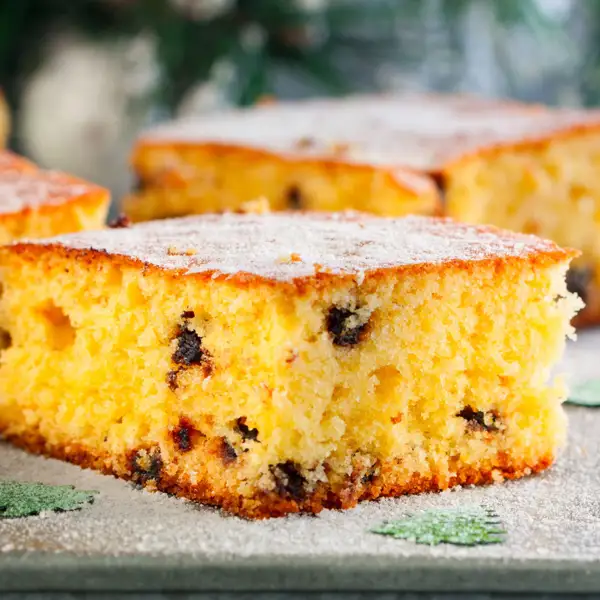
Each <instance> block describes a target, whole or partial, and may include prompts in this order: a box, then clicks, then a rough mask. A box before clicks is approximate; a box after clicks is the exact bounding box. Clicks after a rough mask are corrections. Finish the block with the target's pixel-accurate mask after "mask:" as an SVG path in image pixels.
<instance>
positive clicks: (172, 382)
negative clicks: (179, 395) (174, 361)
mask: <svg viewBox="0 0 600 600" xmlns="http://www.w3.org/2000/svg"><path fill="white" fill-rule="evenodd" d="M178 374H179V369H177V370H176V371H169V372H168V373H167V385H168V386H169V389H171V390H173V391H175V390H176V389H177V388H178V387H179V383H178V382H177V375H178Z"/></svg>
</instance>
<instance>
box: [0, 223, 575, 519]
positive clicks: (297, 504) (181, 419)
mask: <svg viewBox="0 0 600 600" xmlns="http://www.w3.org/2000/svg"><path fill="white" fill-rule="evenodd" d="M575 254H576V253H575V252H574V251H571V250H563V249H561V248H559V247H558V246H556V245H555V244H554V243H552V242H548V241H543V240H541V239H538V238H536V237H533V236H525V235H521V234H513V233H507V232H503V231H500V230H497V229H494V228H489V227H475V226H468V225H461V224H456V223H454V222H452V221H449V220H445V219H434V218H426V217H408V218H404V219H393V218H389V219H385V218H378V217H374V216H364V215H363V216H359V215H357V214H355V213H336V214H326V213H306V214H305V213H295V214H290V213H269V214H265V215H253V214H224V215H205V216H197V217H188V218H182V219H173V220H165V221H157V222H149V223H145V224H140V225H136V226H133V227H129V228H120V229H107V230H104V231H98V232H85V233H80V234H72V235H65V236H62V237H57V238H53V239H49V240H42V241H39V242H35V241H27V242H21V243H16V244H14V245H11V246H7V247H5V248H3V249H2V250H0V265H1V272H2V283H3V286H4V294H3V296H2V300H1V304H0V322H1V325H2V327H3V328H5V329H6V330H7V332H8V334H9V339H10V340H11V343H10V347H9V348H7V349H6V350H5V351H4V352H3V354H2V361H1V367H0V431H3V432H4V435H5V436H6V438H7V439H9V440H11V441H13V442H15V443H16V444H18V445H20V446H22V447H24V448H27V449H29V450H31V451H33V452H40V453H44V454H47V455H49V456H54V457H59V458H63V459H66V460H69V461H72V462H74V463H77V464H80V465H83V466H86V467H93V468H96V469H99V470H102V471H104V472H107V473H114V474H115V475H117V476H119V477H123V478H126V479H130V480H132V481H134V482H135V483H138V484H140V485H143V486H147V487H149V488H153V489H159V490H164V491H167V492H171V493H175V494H178V495H180V496H183V497H186V498H190V499H192V500H198V501H201V502H205V503H208V504H213V505H217V506H221V507H223V508H225V509H226V510H228V511H231V512H233V513H235V514H238V515H243V516H246V517H250V518H264V517H274V516H281V515H285V514H287V513H292V512H298V511H306V512H312V513H316V512H319V511H320V510H321V509H323V508H325V507H341V508H348V507H351V506H354V505H355V504H356V503H357V502H358V501H360V500H364V499H370V498H377V497H380V496H398V495H401V494H407V493H416V492H422V491H427V490H443V489H445V488H448V487H451V486H454V485H458V484H479V483H486V482H493V481H501V480H502V479H504V478H516V477H521V476H523V475H527V474H530V473H532V472H535V471H540V470H542V469H545V468H546V467H548V466H549V465H550V464H551V463H552V461H553V460H554V458H555V456H556V453H557V450H558V449H559V447H560V445H561V444H562V443H563V441H564V437H565V427H566V422H565V415H564V413H563V410H562V408H561V401H562V400H563V398H564V396H565V392H564V389H563V387H562V385H561V383H560V382H556V381H551V380H550V379H549V378H550V370H551V368H552V367H553V365H554V364H555V362H556V361H557V360H558V358H559V357H560V355H561V352H562V350H563V346H564V343H565V336H566V335H568V334H570V333H571V332H572V329H571V327H570V325H569V321H570V319H571V317H572V316H573V314H574V312H575V310H576V309H577V308H578V306H579V304H580V301H579V300H578V299H577V298H576V297H575V296H573V295H571V294H569V292H568V291H567V290H566V286H565V273H566V271H567V268H568V265H569V261H570V260H571V258H572V257H573V256H574V255H575Z"/></svg>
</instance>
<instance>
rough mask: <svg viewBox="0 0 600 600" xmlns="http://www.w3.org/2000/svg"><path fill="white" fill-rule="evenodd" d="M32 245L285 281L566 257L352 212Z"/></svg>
mask: <svg viewBox="0 0 600 600" xmlns="http://www.w3.org/2000/svg"><path fill="white" fill-rule="evenodd" d="M29 244H34V245H37V244H42V245H49V244H52V245H60V246H63V247H66V248H72V249H80V250H88V249H92V250H97V251H101V252H108V253H109V254H112V255H120V256H125V257H130V258H133V259H137V260H139V261H142V262H143V263H147V264H150V265H154V266H156V267H160V268H163V269H177V270H183V271H184V272H185V273H187V274H192V273H200V272H212V274H213V276H214V277H217V276H219V275H220V274H223V275H231V274H234V273H249V274H251V275H255V276H259V277H262V278H265V279H272V280H279V281H290V280H293V279H297V278H304V277H310V276H313V275H315V273H317V272H330V273H335V274H349V275H355V276H356V277H357V278H358V279H360V278H362V276H364V274H365V273H367V272H369V271H371V270H375V269H381V268H389V267H398V266H401V265H416V264H422V263H446V262H450V261H454V260H459V261H479V260H483V259H486V258H491V257H524V258H526V257H528V256H531V255H534V254H538V253H544V252H546V253H555V254H559V255H561V256H562V255H563V254H562V251H561V250H560V249H559V248H558V247H557V246H556V245H555V244H554V243H552V242H549V241H545V240H541V239H539V238H536V237H534V236H528V235H522V234H514V233H508V232H502V231H499V230H496V229H491V228H486V227H477V226H470V225H463V224H458V223H455V222H453V221H451V220H449V219H435V218H428V217H405V218H396V219H392V218H381V217H374V216H367V215H358V214H357V213H350V212H347V213H268V214H264V215H256V214H232V213H230V214H224V215H200V216H193V217H184V218H181V219H170V220H164V221H150V222H147V223H142V224H139V225H134V226H133V227H130V228H124V229H106V230H103V231H94V232H81V233H74V234H68V235H64V236H60V237H56V238H51V239H49V240H41V241H32V242H29ZM568 256H569V255H568V253H567V252H564V257H565V258H566V257H568Z"/></svg>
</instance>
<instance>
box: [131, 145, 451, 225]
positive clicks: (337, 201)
mask: <svg viewBox="0 0 600 600" xmlns="http://www.w3.org/2000/svg"><path fill="white" fill-rule="evenodd" d="M305 143H306V142H305ZM346 151H347V150H346V149H345V148H344V146H343V144H339V145H338V148H337V150H335V151H334V152H333V153H332V154H331V156H329V157H328V158H327V159H325V160H317V159H314V158H310V157H303V158H302V157H292V156H284V155H278V154H276V153H273V152H268V151H263V150H257V149H253V148H245V147H236V146H227V145H223V144H213V143H207V144H199V145H188V144H177V143H171V144H166V145H165V144H152V143H150V144H147V143H141V144H138V146H137V147H136V150H135V151H134V154H133V157H132V164H133V167H134V170H135V172H136V174H137V177H138V180H139V183H138V186H137V190H136V191H135V192H134V193H132V194H130V195H129V196H128V197H126V198H125V199H124V203H123V210H124V211H125V212H126V213H127V214H128V215H130V216H131V218H133V219H134V220H135V221H143V220H149V219H153V218H166V217H174V216H175V217H176V216H182V215H188V214H199V213H207V212H221V211H224V210H237V209H239V208H240V207H241V206H242V204H244V203H245V202H248V201H251V200H254V199H255V198H258V197H261V196H264V197H266V198H268V200H269V203H270V204H271V207H272V209H273V210H323V211H331V210H346V209H355V210H362V211H366V212H372V213H374V214H380V215H389V216H402V215H406V214H411V213H412V214H424V215H436V214H440V212H441V204H440V200H439V196H438V192H437V188H436V186H435V185H434V183H433V182H432V181H431V180H429V179H428V178H426V177H423V176H421V175H418V174H416V173H411V172H409V171H408V170H406V169H403V168H401V167H399V166H397V165H396V166H393V165H390V166H389V167H387V168H381V169H377V168H373V167H372V166H369V165H361V164H353V163H348V162H347V161H345V160H344V158H343V157H344V154H345V152H346ZM234 174H235V175H234Z"/></svg>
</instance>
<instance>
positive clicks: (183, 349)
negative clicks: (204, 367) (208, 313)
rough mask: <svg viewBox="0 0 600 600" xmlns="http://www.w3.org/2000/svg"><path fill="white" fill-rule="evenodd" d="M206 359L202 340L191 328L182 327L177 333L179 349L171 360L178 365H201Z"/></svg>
mask: <svg viewBox="0 0 600 600" xmlns="http://www.w3.org/2000/svg"><path fill="white" fill-rule="evenodd" d="M203 358H204V352H203V351H202V338H201V337H200V336H199V335H198V334H197V333H196V332H195V331H194V330H193V329H190V328H189V327H180V328H179V331H178V333H177V348H176V349H175V352H173V356H172V357H171V359H172V360H173V362H174V363H175V364H177V365H185V366H186V367H189V366H192V365H199V364H201V363H202V360H203Z"/></svg>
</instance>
